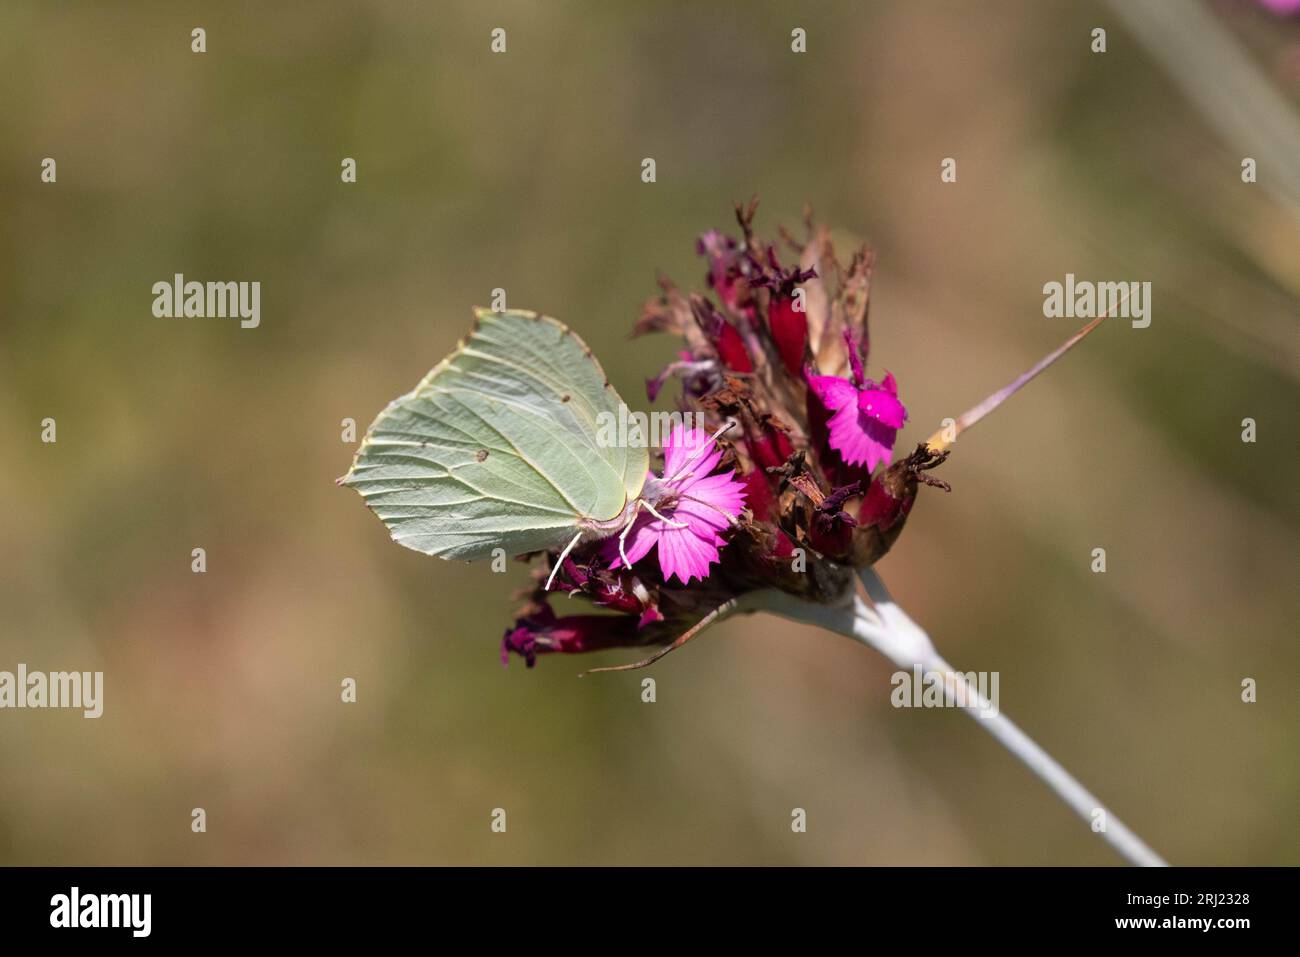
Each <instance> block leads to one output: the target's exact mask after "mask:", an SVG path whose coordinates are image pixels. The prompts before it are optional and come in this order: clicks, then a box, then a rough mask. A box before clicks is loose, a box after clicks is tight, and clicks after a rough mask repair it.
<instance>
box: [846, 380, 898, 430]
mask: <svg viewBox="0 0 1300 957" xmlns="http://www.w3.org/2000/svg"><path fill="white" fill-rule="evenodd" d="M858 408H859V409H860V410H861V411H862V414H863V415H866V416H869V417H871V418H873V419H875V420H877V421H878V422H882V423H884V424H885V425H887V426H889V427H890V428H891V429H901V428H902V427H903V423H904V422H906V421H907V409H905V408H903V403H901V402H899V401H898V398H897V397H896V396H895V395H894V394H893V393H892V392H889V391H887V390H886V389H884V388H866V389H863V390H862V392H860V393H859V394H858Z"/></svg>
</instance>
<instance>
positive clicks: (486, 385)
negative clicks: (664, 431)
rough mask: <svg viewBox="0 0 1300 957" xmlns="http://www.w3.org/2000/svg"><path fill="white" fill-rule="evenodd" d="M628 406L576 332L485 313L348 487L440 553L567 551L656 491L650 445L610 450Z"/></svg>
mask: <svg viewBox="0 0 1300 957" xmlns="http://www.w3.org/2000/svg"><path fill="white" fill-rule="evenodd" d="M621 406H622V400H621V399H620V398H619V396H618V393H617V392H615V391H614V388H613V387H612V386H611V385H610V384H609V382H608V380H607V379H606V378H605V373H604V372H603V371H602V369H601V367H600V363H598V362H597V361H596V359H595V358H594V357H593V356H592V354H591V350H590V349H588V348H587V347H586V345H585V344H584V343H583V341H582V340H581V339H579V338H578V337H577V336H576V335H575V334H574V333H572V332H570V331H569V329H568V328H566V327H565V326H564V325H563V324H561V323H559V322H557V321H556V320H554V319H551V318H549V317H547V316H540V315H538V314H537V313H533V312H522V311H518V310H512V311H508V312H500V313H496V312H489V311H487V310H482V309H480V310H477V311H476V312H475V322H474V328H473V329H472V330H471V332H470V334H469V336H467V337H466V338H465V339H464V340H462V341H461V343H460V345H459V346H458V347H457V349H456V351H455V352H453V353H452V354H451V355H450V356H448V357H447V358H446V359H444V360H443V361H442V362H440V363H438V365H437V366H435V367H434V369H433V370H432V371H431V372H430V373H429V374H428V375H427V376H425V377H424V379H423V380H422V381H421V382H420V384H419V385H417V386H416V387H415V389H414V390H412V391H411V392H410V393H408V394H407V395H404V396H402V397H401V398H400V399H397V400H395V401H393V402H391V403H389V405H388V407H387V408H386V409H384V411H383V412H381V413H380V414H379V417H378V418H376V419H375V421H374V423H373V424H372V425H371V426H370V430H369V431H368V432H367V433H366V436H365V438H364V439H363V440H362V443H361V448H360V449H359V450H358V452H357V455H356V458H355V459H354V461H353V463H352V468H351V469H350V470H349V472H348V474H347V475H346V476H344V477H343V479H341V480H340V481H341V482H342V484H345V485H350V486H352V487H353V488H355V489H357V491H359V492H360V493H361V495H362V497H363V498H364V499H365V501H366V504H367V505H368V506H370V508H371V509H372V510H373V511H374V512H375V514H376V515H378V516H379V517H380V518H381V519H383V521H384V524H385V525H387V526H388V529H389V532H390V533H391V534H392V537H393V539H394V540H395V541H397V542H399V543H400V544H402V545H405V546H407V547H408V548H413V549H415V550H416V551H420V552H424V553H425V554H428V555H439V556H441V557H443V558H454V559H466V560H473V559H479V558H487V557H489V556H490V555H491V554H492V551H493V549H495V548H502V549H504V550H505V552H506V553H507V554H510V555H515V554H519V553H522V552H531V551H542V550H547V549H553V548H558V547H561V546H562V545H565V544H567V543H568V542H569V540H570V539H572V538H573V536H574V535H575V534H576V533H577V531H578V529H579V527H580V522H582V521H583V520H590V521H594V522H612V521H614V520H615V519H617V518H618V517H619V516H620V515H621V514H623V511H624V509H625V507H626V506H627V503H628V502H629V501H631V500H632V499H635V498H636V497H637V496H638V495H639V494H640V492H641V488H642V486H643V485H644V484H645V478H646V469H647V468H648V467H649V456H648V452H647V450H646V449H645V448H644V445H643V444H642V446H641V447H638V448H624V447H619V443H617V442H610V441H608V438H609V431H610V429H609V424H610V423H617V422H618V421H619V415H620V407H621ZM624 414H625V413H624ZM602 427H603V428H604V436H603V437H604V438H605V439H606V441H602V440H601V439H602Z"/></svg>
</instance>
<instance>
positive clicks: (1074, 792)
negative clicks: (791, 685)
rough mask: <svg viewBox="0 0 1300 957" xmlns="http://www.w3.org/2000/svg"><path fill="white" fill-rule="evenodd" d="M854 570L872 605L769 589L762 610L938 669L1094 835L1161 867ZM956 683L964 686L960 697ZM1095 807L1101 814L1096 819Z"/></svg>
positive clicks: (951, 692) (878, 585) (952, 692)
mask: <svg viewBox="0 0 1300 957" xmlns="http://www.w3.org/2000/svg"><path fill="white" fill-rule="evenodd" d="M858 574H859V577H860V578H861V580H862V584H863V585H864V586H865V588H866V590H867V594H868V595H870V597H871V601H872V605H868V604H867V603H866V602H865V601H863V600H862V598H861V596H859V595H853V596H852V604H843V605H838V606H833V605H816V604H812V603H810V602H804V601H799V600H798V599H795V598H791V597H790V596H789V595H785V594H784V593H781V592H774V593H769V594H768V599H769V600H768V601H767V602H766V603H765V606H764V610H766V611H770V612H772V613H773V614H777V615H781V616H782V617H784V618H789V619H791V620H793V621H800V622H804V623H807V624H815V625H820V626H822V627H823V628H827V629H829V630H830V631H834V632H836V633H838V634H841V635H845V636H847V637H849V638H852V639H854V640H855V641H860V642H862V643H863V644H864V645H867V646H869V647H871V648H874V649H876V650H877V651H879V652H880V653H881V654H883V655H884V656H885V657H886V658H888V659H889V660H890V661H892V662H893V663H894V664H895V665H897V666H898V667H900V668H905V669H908V670H911V669H912V668H913V667H915V666H918V665H919V666H920V667H921V669H922V670H923V671H924V672H926V673H929V672H937V673H939V674H940V675H942V676H943V680H944V692H945V694H946V696H947V698H948V700H949V702H954V703H956V702H960V703H961V706H962V708H963V710H965V711H966V712H967V713H968V714H969V715H970V716H971V717H972V718H973V719H974V720H975V722H976V723H977V724H979V726H980V727H982V728H983V729H984V730H986V731H988V732H989V734H991V735H993V737H994V738H996V739H997V740H998V741H999V742H1000V743H1001V744H1002V746H1003V747H1005V748H1006V749H1007V750H1008V751H1010V752H1011V753H1012V754H1013V755H1015V756H1016V757H1017V758H1019V759H1020V760H1021V761H1022V762H1023V763H1024V764H1025V766H1026V767H1028V768H1029V769H1030V770H1031V771H1033V772H1034V773H1035V774H1037V775H1038V776H1039V778H1041V779H1042V780H1043V782H1044V783H1045V784H1046V785H1047V786H1048V787H1050V788H1051V789H1052V790H1053V791H1055V792H1056V794H1057V796H1058V797H1060V798H1061V800H1062V801H1064V802H1065V803H1066V804H1067V805H1068V806H1069V807H1070V808H1072V809H1073V810H1074V812H1075V813H1076V814H1078V815H1079V816H1080V817H1081V818H1083V820H1084V821H1086V822H1088V823H1089V825H1092V823H1093V821H1094V820H1095V819H1097V820H1102V821H1104V822H1105V827H1104V829H1103V830H1101V831H1099V832H1097V833H1100V834H1101V836H1102V838H1104V839H1105V840H1106V841H1107V842H1108V843H1109V844H1110V845H1111V846H1112V847H1114V848H1115V850H1116V851H1118V852H1119V853H1120V855H1122V856H1123V857H1124V859H1125V860H1127V861H1128V862H1129V863H1130V864H1135V865H1139V866H1142V867H1164V866H1166V865H1165V861H1164V860H1163V859H1162V858H1161V857H1160V855H1158V854H1157V853H1156V852H1155V851H1153V850H1151V848H1150V847H1148V846H1147V845H1146V843H1145V842H1144V841H1143V840H1142V839H1141V838H1140V837H1138V836H1137V835H1136V834H1134V833H1133V832H1132V831H1131V830H1129V828H1128V827H1126V826H1125V825H1124V823H1123V822H1121V821H1120V819H1119V818H1118V817H1116V816H1115V815H1114V814H1113V813H1111V811H1110V810H1109V809H1108V808H1107V807H1106V806H1105V805H1103V804H1102V803H1101V802H1100V801H1098V800H1097V798H1096V797H1095V796H1093V794H1092V792H1090V791H1089V790H1088V789H1087V788H1085V787H1084V786H1083V785H1082V784H1080V783H1079V781H1078V780H1077V779H1076V778H1075V777H1074V776H1073V775H1071V774H1070V772H1068V771H1066V770H1065V768H1063V767H1062V766H1061V765H1060V763H1059V762H1058V761H1056V759H1055V758H1053V757H1052V756H1051V755H1050V754H1048V753H1047V752H1046V751H1044V750H1043V749H1042V748H1041V747H1039V745H1038V744H1037V743H1035V742H1034V740H1033V739H1032V738H1030V737H1029V736H1028V735H1027V734H1025V733H1024V732H1023V731H1021V730H1020V728H1018V727H1017V726H1016V725H1015V724H1014V723H1013V722H1012V721H1011V719H1009V718H1008V717H1006V715H1004V714H1003V713H1002V712H1001V710H1000V709H999V708H997V707H996V706H994V705H992V704H991V703H990V702H989V701H988V699H987V698H985V697H984V696H983V695H982V694H980V693H979V690H978V689H977V688H976V687H975V686H974V685H973V684H972V683H971V682H970V680H969V679H967V678H965V677H963V676H962V674H961V673H960V672H957V671H955V670H954V669H953V667H952V666H951V665H949V664H948V662H947V661H945V660H944V659H943V656H942V655H940V654H939V652H938V651H937V650H936V649H935V647H934V644H933V642H931V641H930V637H929V635H927V634H926V633H925V631H924V630H923V629H922V628H921V627H920V626H919V625H917V624H916V622H914V621H912V619H911V618H910V617H908V615H907V613H906V612H904V611H903V610H902V609H901V608H899V607H898V605H897V604H896V603H895V602H894V600H893V598H891V597H890V595H889V592H888V591H887V590H886V589H885V584H884V582H882V581H881V580H880V576H879V575H877V574H876V572H875V570H874V569H871V568H864V569H860V570H859V573H858ZM873 605H874V607H873ZM958 682H960V683H961V684H962V685H963V687H962V688H961V689H960V691H961V694H960V696H959V694H958V688H957V683H958ZM1099 811H1100V812H1102V815H1104V816H1100V817H1099V816H1098V813H1097V812H1099Z"/></svg>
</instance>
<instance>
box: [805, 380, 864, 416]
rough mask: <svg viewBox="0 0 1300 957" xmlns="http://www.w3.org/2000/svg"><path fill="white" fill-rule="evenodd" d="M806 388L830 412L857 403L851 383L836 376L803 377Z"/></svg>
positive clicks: (855, 390) (855, 393)
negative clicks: (805, 381) (806, 383)
mask: <svg viewBox="0 0 1300 957" xmlns="http://www.w3.org/2000/svg"><path fill="white" fill-rule="evenodd" d="M804 378H805V379H806V380H807V382H808V387H809V388H810V389H812V390H813V393H814V394H815V395H816V396H817V398H818V399H820V400H821V403H822V405H824V406H826V408H828V409H830V410H831V411H832V412H834V411H836V410H837V409H842V408H843V407H844V406H846V405H850V404H853V403H856V402H857V401H858V390H857V389H855V388H854V387H853V383H851V382H846V381H845V380H844V379H841V378H840V377H839V376H836V375H805V376H804Z"/></svg>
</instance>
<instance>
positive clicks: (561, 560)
mask: <svg viewBox="0 0 1300 957" xmlns="http://www.w3.org/2000/svg"><path fill="white" fill-rule="evenodd" d="M580 538H582V532H579V533H578V534H577V535H574V536H573V541H571V542H569V544H567V545H565V546H564V551H562V552H560V557H559V558H557V559H556V560H555V564H554V565H552V566H551V574H550V577H549V578H547V579H546V587H544V588H543V589H542V591H550V590H551V582H553V581H555V573H556V572H558V571H559V570H560V566H561V565H563V564H564V560H565V559H566V558H568V557H569V552H571V551H573V546H574V545H577V544H578V539H580Z"/></svg>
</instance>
